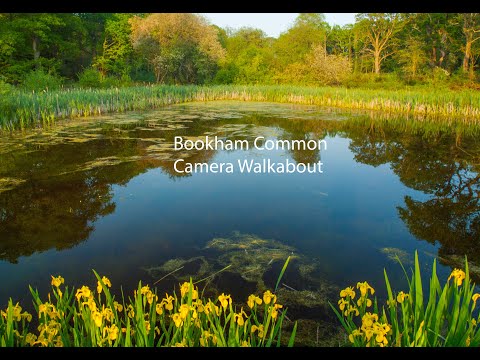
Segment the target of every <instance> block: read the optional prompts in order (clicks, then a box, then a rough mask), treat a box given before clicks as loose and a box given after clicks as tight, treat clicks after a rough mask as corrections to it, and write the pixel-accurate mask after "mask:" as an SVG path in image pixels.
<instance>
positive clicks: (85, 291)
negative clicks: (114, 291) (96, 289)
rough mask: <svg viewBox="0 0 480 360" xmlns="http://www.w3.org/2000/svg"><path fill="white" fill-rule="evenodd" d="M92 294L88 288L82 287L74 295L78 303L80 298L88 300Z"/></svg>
mask: <svg viewBox="0 0 480 360" xmlns="http://www.w3.org/2000/svg"><path fill="white" fill-rule="evenodd" d="M91 294H92V292H91V291H90V288H89V287H88V286H85V285H84V286H82V287H81V288H80V289H78V290H77V293H76V294H75V297H76V298H77V301H80V298H82V297H83V298H85V299H88V298H89V297H90V295H91Z"/></svg>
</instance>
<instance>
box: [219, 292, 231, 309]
mask: <svg viewBox="0 0 480 360" xmlns="http://www.w3.org/2000/svg"><path fill="white" fill-rule="evenodd" d="M218 301H220V304H221V305H222V307H223V308H224V309H225V310H226V309H227V306H228V305H229V304H231V303H232V297H231V296H230V295H225V294H224V293H222V295H220V296H219V297H218Z"/></svg>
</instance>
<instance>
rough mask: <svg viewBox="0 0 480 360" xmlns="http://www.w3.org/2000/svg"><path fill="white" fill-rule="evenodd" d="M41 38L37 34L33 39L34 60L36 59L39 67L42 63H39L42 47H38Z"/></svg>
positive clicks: (36, 64)
mask: <svg viewBox="0 0 480 360" xmlns="http://www.w3.org/2000/svg"><path fill="white" fill-rule="evenodd" d="M38 43H39V40H38V38H37V37H36V36H34V37H33V40H32V48H33V60H34V61H35V68H36V69H38V68H39V66H40V64H39V63H38V58H39V57H40V49H39V48H38V45H39V44H38Z"/></svg>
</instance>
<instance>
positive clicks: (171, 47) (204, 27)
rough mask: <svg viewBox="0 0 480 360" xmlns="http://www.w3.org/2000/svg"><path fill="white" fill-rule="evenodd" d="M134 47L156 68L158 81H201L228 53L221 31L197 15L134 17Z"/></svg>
mask: <svg viewBox="0 0 480 360" xmlns="http://www.w3.org/2000/svg"><path fill="white" fill-rule="evenodd" d="M130 24H131V26H132V44H133V48H134V49H135V50H136V51H138V53H139V54H140V55H141V56H143V57H144V58H145V59H146V60H147V61H148V62H149V63H150V64H151V66H152V67H153V70H154V72H155V76H156V80H157V82H174V83H201V82H204V81H205V80H206V79H207V78H211V77H213V73H214V70H215V67H216V64H217V62H218V61H219V60H220V59H222V58H223V57H224V56H225V51H224V49H223V48H222V46H221V45H220V43H219V41H218V36H217V31H216V29H215V28H214V27H212V26H210V25H209V24H208V23H207V21H206V20H205V19H204V18H203V17H201V16H199V15H195V14H186V13H182V14H181V13H177V14H151V15H149V16H147V17H145V18H141V17H138V16H135V17H133V18H131V19H130Z"/></svg>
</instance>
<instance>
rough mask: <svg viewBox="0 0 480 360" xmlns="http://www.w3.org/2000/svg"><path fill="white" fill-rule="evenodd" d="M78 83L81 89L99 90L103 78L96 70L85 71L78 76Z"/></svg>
mask: <svg viewBox="0 0 480 360" xmlns="http://www.w3.org/2000/svg"><path fill="white" fill-rule="evenodd" d="M78 83H79V85H80V86H81V87H83V88H101V87H102V86H103V76H102V74H101V73H100V71H98V70H97V69H93V68H89V69H85V70H84V71H83V72H82V73H81V74H80V75H78Z"/></svg>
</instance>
